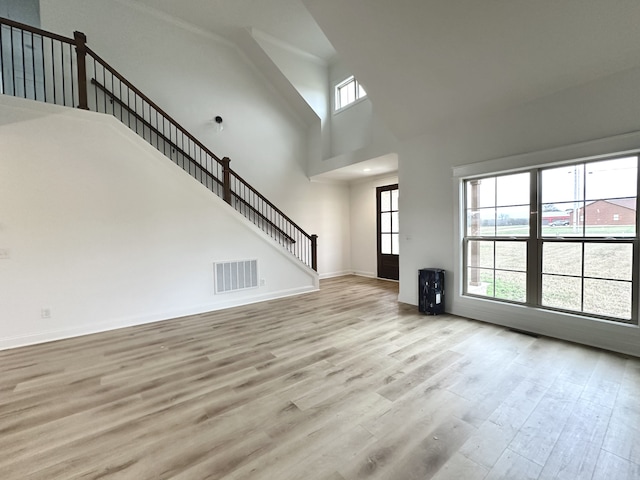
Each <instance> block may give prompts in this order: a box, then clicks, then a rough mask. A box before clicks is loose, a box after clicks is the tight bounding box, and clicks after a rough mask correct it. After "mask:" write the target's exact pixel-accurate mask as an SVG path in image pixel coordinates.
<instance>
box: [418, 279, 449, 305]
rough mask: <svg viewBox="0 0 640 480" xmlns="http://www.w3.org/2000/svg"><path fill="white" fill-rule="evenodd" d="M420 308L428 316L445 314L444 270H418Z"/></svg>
mask: <svg viewBox="0 0 640 480" xmlns="http://www.w3.org/2000/svg"><path fill="white" fill-rule="evenodd" d="M418 308H419V310H420V311H421V312H422V313H426V314H427V315H438V314H439V313H444V270H442V269H440V268H421V269H420V270H418Z"/></svg>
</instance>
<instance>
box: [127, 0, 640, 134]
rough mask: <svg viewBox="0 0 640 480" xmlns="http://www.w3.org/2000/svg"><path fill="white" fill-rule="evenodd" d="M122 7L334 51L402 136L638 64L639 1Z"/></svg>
mask: <svg viewBox="0 0 640 480" xmlns="http://www.w3.org/2000/svg"><path fill="white" fill-rule="evenodd" d="M129 1H135V2H138V3H142V4H144V5H147V6H150V7H153V8H156V9H158V10H161V11H163V12H165V13H167V14H169V15H172V16H175V17H177V18H179V19H182V20H184V21H187V22H189V23H192V24H194V25H196V26H198V27H200V28H203V29H206V30H209V31H212V32H214V33H217V34H220V35H226V34H228V33H233V32H232V31H233V30H234V29H237V28H244V27H252V28H254V29H257V30H260V31H262V32H264V33H267V34H268V35H271V36H272V37H275V38H277V39H279V40H282V41H284V42H286V43H289V44H291V45H293V46H296V47H298V48H299V49H302V50H305V51H307V52H310V53H312V54H313V55H315V56H317V57H320V58H322V59H324V60H326V61H330V60H331V59H332V58H335V57H334V56H335V55H336V51H337V55H338V56H339V58H340V60H341V62H342V63H344V64H345V65H349V67H350V68H351V69H352V71H353V72H354V73H355V74H356V76H357V77H358V78H359V80H360V81H361V83H362V84H363V85H364V86H365V88H366V90H367V93H368V95H369V98H370V99H371V101H372V103H373V105H374V109H375V112H376V114H377V115H378V116H379V117H380V118H382V119H384V121H385V122H386V123H387V126H388V127H389V129H390V130H391V131H392V132H393V133H394V135H395V136H396V137H397V138H398V139H401V140H402V139H406V138H409V137H412V136H415V135H419V134H421V133H424V132H425V131H427V130H430V129H433V128H437V127H440V126H446V125H449V124H451V123H455V122H458V121H460V120H461V119H465V118H469V117H473V116H479V115H483V114H487V113H491V112H495V111H500V110H504V109H507V108H510V107H513V106H516V105H518V104H522V103H526V102H528V101H531V100H533V99H536V98H539V97H542V96H546V95H549V94H552V93H555V92H558V91H560V90H563V89H566V88H569V87H571V86H575V85H578V84H582V83H586V82H588V81H591V80H595V79H597V78H599V77H603V76H606V75H609V74H612V73H615V72H618V71H622V70H625V69H628V68H632V67H635V66H638V65H640V28H639V27H638V25H640V0H393V1H390V0H349V1H345V0H182V1H179V2H178V1H175V0H129ZM312 15H313V16H312ZM318 25H320V27H321V28H322V30H321V29H320V27H319V26H318ZM323 32H324V33H323ZM325 34H326V36H325ZM327 37H328V38H329V39H330V40H331V43H329V41H328V40H327ZM332 45H333V46H332ZM333 47H335V50H334V48H333ZM639 87H640V86H639Z"/></svg>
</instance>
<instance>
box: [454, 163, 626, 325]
mask: <svg viewBox="0 0 640 480" xmlns="http://www.w3.org/2000/svg"><path fill="white" fill-rule="evenodd" d="M637 191H638V157H637V156H628V157H623V158H614V159H607V160H599V161H591V162H580V163H574V164H571V165H563V166H559V167H558V166H554V167H552V168H539V169H532V170H529V171H526V172H519V173H517V174H507V175H495V176H491V177H483V178H474V179H468V180H465V181H464V193H465V204H464V205H465V212H464V215H465V219H466V227H465V234H464V278H465V281H464V284H465V290H464V293H465V294H466V295H470V296H479V297H488V298H493V299H496V300H502V301H508V302H516V303H522V304H528V305H532V306H536V307H542V308H548V309H553V310H561V311H566V312H577V313H580V314H583V315H587V316H595V317H601V318H606V319H615V320H619V321H625V322H634V323H637V320H638V319H637V313H636V312H637V305H638V299H637V293H636V292H637V290H638V288H637V282H638V279H637V278H636V277H637V274H634V272H637V271H638V268H637V262H638V236H637V232H638V215H637Z"/></svg>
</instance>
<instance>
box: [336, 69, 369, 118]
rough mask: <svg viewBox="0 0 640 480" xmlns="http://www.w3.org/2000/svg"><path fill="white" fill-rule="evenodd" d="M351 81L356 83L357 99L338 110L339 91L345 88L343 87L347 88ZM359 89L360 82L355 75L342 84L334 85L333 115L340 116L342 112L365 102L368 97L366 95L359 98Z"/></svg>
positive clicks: (341, 82) (342, 81)
mask: <svg viewBox="0 0 640 480" xmlns="http://www.w3.org/2000/svg"><path fill="white" fill-rule="evenodd" d="M351 81H353V82H355V86H356V99H355V100H354V101H353V102H351V103H347V104H346V105H344V106H342V107H340V108H337V105H338V89H339V88H341V87H343V86H345V85H347V84H348V83H350V82H351ZM359 87H360V82H358V80H357V79H356V78H355V76H353V75H350V76H348V77H347V78H345V79H344V80H341V81H340V82H338V83H336V84H335V85H334V87H333V114H334V115H335V114H338V113H340V112H344V111H345V110H347V109H349V108H351V107H353V106H354V105H357V104H358V103H360V102H362V101H364V100H365V99H366V98H367V97H368V95H367V94H366V93H365V94H364V95H363V96H361V97H357V94H358V92H359ZM365 92H366V91H365Z"/></svg>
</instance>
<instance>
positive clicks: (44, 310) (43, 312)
mask: <svg viewBox="0 0 640 480" xmlns="http://www.w3.org/2000/svg"><path fill="white" fill-rule="evenodd" d="M40 316H41V317H42V318H51V309H50V308H48V307H43V308H42V310H40Z"/></svg>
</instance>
